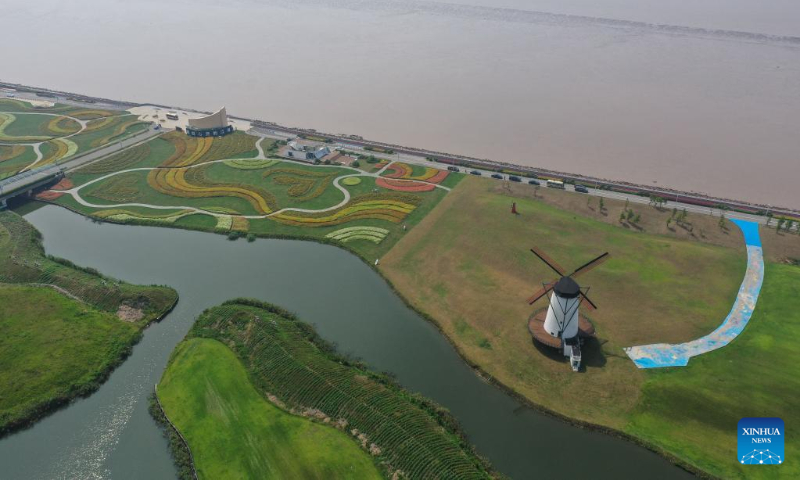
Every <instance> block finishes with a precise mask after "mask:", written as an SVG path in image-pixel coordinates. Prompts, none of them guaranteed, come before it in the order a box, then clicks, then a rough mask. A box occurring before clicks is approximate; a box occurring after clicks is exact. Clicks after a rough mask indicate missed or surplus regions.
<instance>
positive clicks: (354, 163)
mask: <svg viewBox="0 0 800 480" xmlns="http://www.w3.org/2000/svg"><path fill="white" fill-rule="evenodd" d="M350 166H351V167H355V168H358V167H360V166H361V163H359V161H358V160H356V161H355V162H353V163H351V164H350Z"/></svg>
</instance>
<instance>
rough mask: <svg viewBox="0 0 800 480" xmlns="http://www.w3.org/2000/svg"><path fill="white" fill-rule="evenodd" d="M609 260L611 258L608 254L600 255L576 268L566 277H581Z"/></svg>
mask: <svg viewBox="0 0 800 480" xmlns="http://www.w3.org/2000/svg"><path fill="white" fill-rule="evenodd" d="M609 258H611V255H610V254H609V253H608V252H606V253H604V254H602V255H600V256H599V257H597V258H595V259H594V260H591V261H588V262H586V263H584V264H583V265H581V266H580V267H578V268H576V269H575V271H574V272H572V273H570V274H569V275H567V276H568V277H572V278H575V277H577V276H580V275H583V274H584V273H586V272H588V271H590V270H592V269H594V268H595V267H597V266H599V265H602V264H603V263H604V262H605V261H606V260H608V259H609Z"/></svg>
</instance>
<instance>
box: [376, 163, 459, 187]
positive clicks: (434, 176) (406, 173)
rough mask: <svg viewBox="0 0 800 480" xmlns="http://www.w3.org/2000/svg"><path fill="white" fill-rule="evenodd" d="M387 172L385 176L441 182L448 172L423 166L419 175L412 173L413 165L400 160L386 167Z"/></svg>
mask: <svg viewBox="0 0 800 480" xmlns="http://www.w3.org/2000/svg"><path fill="white" fill-rule="evenodd" d="M387 171H388V172H389V173H386V174H384V176H385V177H387V178H402V179H406V180H420V181H423V182H429V183H435V184H439V183H441V182H442V181H443V180H444V179H445V178H447V175H448V174H449V173H450V172H448V171H447V170H439V169H438V168H431V167H425V172H424V173H422V174H420V175H414V167H412V166H411V165H408V164H406V163H402V162H395V163H393V164H391V165H390V166H389V168H387Z"/></svg>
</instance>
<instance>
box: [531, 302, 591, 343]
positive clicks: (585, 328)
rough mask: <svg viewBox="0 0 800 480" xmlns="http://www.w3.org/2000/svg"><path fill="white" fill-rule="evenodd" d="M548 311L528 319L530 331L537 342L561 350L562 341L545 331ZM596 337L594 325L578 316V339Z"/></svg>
mask: <svg viewBox="0 0 800 480" xmlns="http://www.w3.org/2000/svg"><path fill="white" fill-rule="evenodd" d="M545 317H547V309H546V308H543V309H541V310H538V311H536V312H534V313H533V315H531V316H530V318H529V319H528V331H529V332H531V336H533V339H534V340H536V341H537V342H539V343H541V344H542V345H547V346H548V347H552V348H558V349H561V339H560V338H557V337H554V336H552V335H550V334H549V333H547V332H546V331H545V329H544V319H545ZM594 336H595V331H594V325H592V323H591V322H590V321H589V319H588V318H586V317H585V316H584V315H583V314H580V313H579V314H578V337H579V338H581V339H584V338H591V337H594Z"/></svg>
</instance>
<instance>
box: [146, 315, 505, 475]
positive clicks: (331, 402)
mask: <svg viewBox="0 0 800 480" xmlns="http://www.w3.org/2000/svg"><path fill="white" fill-rule="evenodd" d="M239 362H241V363H239ZM159 394H160V398H161V400H162V403H163V404H165V409H166V410H167V414H168V415H169V416H170V418H171V419H172V420H173V422H174V423H176V424H177V425H178V428H179V429H181V430H182V432H183V433H184V435H185V436H186V438H187V441H188V442H189V446H190V448H191V449H192V452H193V455H194V456H195V458H196V465H197V467H198V469H202V470H203V471H204V472H203V473H204V475H203V476H205V477H207V478H223V477H225V478H242V477H247V478H262V477H266V478H272V477H280V478H320V477H319V475H322V476H324V475H325V473H326V471H325V470H323V469H328V470H327V472H328V476H327V477H326V478H363V477H362V476H361V475H360V474H354V475H350V474H347V473H343V472H346V469H347V468H349V467H348V466H349V465H362V467H358V468H362V471H363V472H364V476H367V475H372V473H373V472H374V470H372V469H370V468H367V466H368V465H369V464H370V462H369V457H368V456H372V457H373V459H374V460H373V461H374V463H375V464H376V465H378V466H379V468H380V469H381V471H382V473H384V474H386V475H387V476H390V477H391V476H392V475H397V478H487V477H489V476H490V472H489V469H488V466H487V465H486V464H485V462H483V461H482V460H481V459H480V458H478V457H477V456H476V455H475V454H474V453H473V451H472V448H471V447H470V446H469V444H468V443H467V442H466V440H465V439H464V438H463V437H462V436H460V434H459V433H458V427H457V424H456V423H455V421H454V420H453V419H452V417H450V415H449V414H448V413H447V412H446V411H444V410H442V409H441V408H440V407H438V406H436V405H435V404H433V403H431V402H430V401H428V400H425V399H423V398H421V397H419V396H418V395H413V394H410V393H408V392H405V391H404V390H403V389H401V388H400V387H398V386H396V385H395V384H394V383H393V382H391V381H390V380H389V379H387V378H386V377H384V376H379V375H376V374H374V373H372V372H370V371H369V370H366V369H365V368H363V367H361V366H359V365H355V364H352V363H351V362H350V361H349V360H347V359H345V358H342V357H340V356H338V355H337V354H336V353H335V352H334V350H333V347H332V346H330V345H329V344H327V343H325V342H324V341H322V340H321V339H320V338H319V337H318V336H317V335H316V333H315V332H314V330H313V329H312V328H311V327H310V326H308V325H306V324H304V323H301V322H300V321H299V320H298V319H296V318H294V317H293V316H291V315H290V314H288V313H286V312H284V311H282V310H280V309H279V308H277V307H273V306H271V305H267V304H263V303H260V302H255V301H251V300H235V301H231V302H226V303H225V304H223V305H221V306H219V307H214V308H212V309H209V310H207V311H205V312H204V313H203V314H202V315H201V316H200V318H199V319H198V320H197V321H196V322H195V325H194V326H193V328H192V330H191V331H190V332H189V335H188V336H187V340H185V341H184V343H183V344H182V345H181V346H180V347H179V348H178V350H176V352H175V353H174V354H173V357H172V359H171V360H170V366H169V367H168V369H167V372H166V374H165V376H164V377H163V378H162V381H161V383H160V384H159ZM267 399H269V401H270V402H271V403H267ZM287 412H288V413H291V414H294V415H299V416H302V417H305V418H297V417H291V416H289V415H288V413H287ZM311 420H313V421H314V422H315V423H314V424H311V425H309V423H310V422H311ZM319 424H323V425H324V427H323V426H321V425H319ZM334 427H335V429H336V430H338V431H336V430H334ZM275 430H278V431H275ZM298 430H299V431H298ZM303 431H306V432H308V433H305V434H303V433H302V432H303ZM209 432H214V433H213V434H212V435H209ZM317 435H321V437H317ZM348 437H349V438H348ZM227 438H230V439H231V440H230V442H227V441H222V440H221V439H227ZM276 442H277V443H280V444H281V445H275V444H276ZM340 442H350V447H347V446H345V445H343V444H341V443H340ZM351 447H352V448H351ZM328 448H332V449H334V450H338V451H339V453H338V455H336V456H335V457H338V458H337V461H336V462H335V463H333V464H329V463H328V462H329V461H330V459H331V458H335V457H334V456H332V455H330V454H329V452H328ZM313 449H318V450H320V451H319V452H311V451H309V450H313ZM289 450H291V452H292V453H291V454H289V453H287V452H288V451H289ZM358 450H361V452H358ZM356 453H361V455H357V454H356ZM315 456H316V458H318V459H319V460H317V464H316V465H315V466H312V465H306V468H316V469H314V470H312V471H309V472H304V471H302V470H301V469H302V466H300V465H298V463H304V464H307V463H309V462H312V463H313V459H314V458H315ZM365 456H367V458H366V459H365V458H364V457H365ZM201 457H202V458H201ZM225 468H231V469H233V471H225V470H224V469H225ZM276 470H281V472H288V473H283V474H275V473H274V472H275V471H276ZM331 471H332V472H333V474H330V472H331ZM239 472H245V474H240V473H239ZM307 476H308V477H307Z"/></svg>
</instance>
